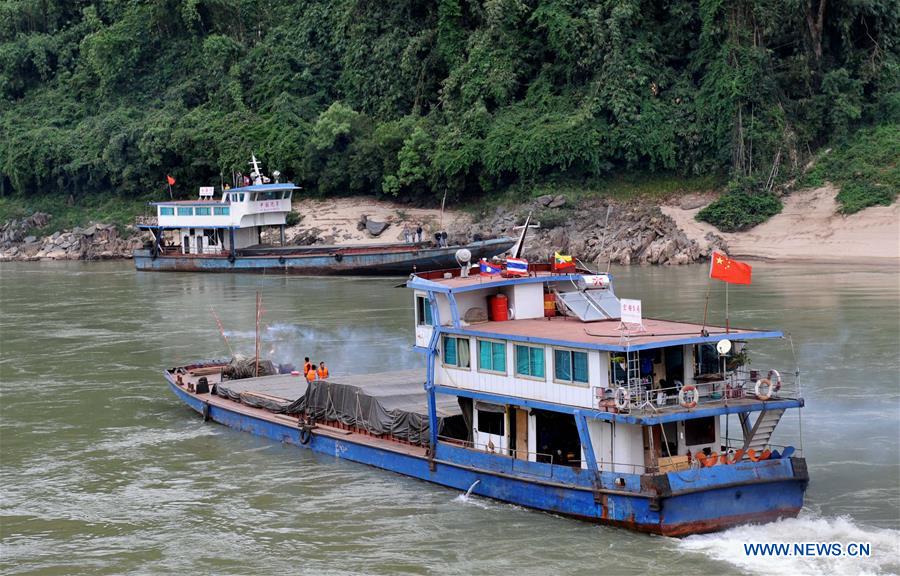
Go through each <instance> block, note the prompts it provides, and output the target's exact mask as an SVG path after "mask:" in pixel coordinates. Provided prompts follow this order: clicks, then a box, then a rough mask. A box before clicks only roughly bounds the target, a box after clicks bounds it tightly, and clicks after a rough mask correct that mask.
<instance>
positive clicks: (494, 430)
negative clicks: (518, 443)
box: [478, 409, 506, 436]
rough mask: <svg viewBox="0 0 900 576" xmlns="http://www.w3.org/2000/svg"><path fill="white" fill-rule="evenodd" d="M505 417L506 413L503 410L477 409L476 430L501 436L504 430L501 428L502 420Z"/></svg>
mask: <svg viewBox="0 0 900 576" xmlns="http://www.w3.org/2000/svg"><path fill="white" fill-rule="evenodd" d="M505 419H506V414H504V413H503V412H493V411H487V410H482V409H479V410H478V431H479V432H484V433H485V434H495V435H497V436H503V435H504V434H505V431H504V429H503V424H504V420H505Z"/></svg>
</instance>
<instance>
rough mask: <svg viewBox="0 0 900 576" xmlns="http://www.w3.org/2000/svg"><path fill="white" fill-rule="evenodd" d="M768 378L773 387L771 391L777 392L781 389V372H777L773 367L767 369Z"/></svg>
mask: <svg viewBox="0 0 900 576" xmlns="http://www.w3.org/2000/svg"><path fill="white" fill-rule="evenodd" d="M768 379H769V381H770V382H772V383H773V384H772V385H773V386H774V388H772V391H773V392H778V391H779V390H781V373H779V372H778V370H776V369H774V368H772V369H771V370H769V378H768Z"/></svg>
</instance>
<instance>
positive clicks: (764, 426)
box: [740, 408, 784, 452]
mask: <svg viewBox="0 0 900 576" xmlns="http://www.w3.org/2000/svg"><path fill="white" fill-rule="evenodd" d="M782 414H784V409H783V408H782V409H779V410H763V411H762V412H760V413H759V416H757V417H756V422H755V423H754V424H753V427H752V428H751V427H750V415H749V414H741V415H740V419H741V428H742V429H743V432H744V446H743V450H744V452H746V451H747V450H748V449H750V448H752V449H753V450H756V451H757V452H758V451H760V450H762V449H763V448H765V447H766V446H768V445H769V440H771V439H772V433H773V432H774V431H775V427H776V426H778V423H779V422H780V421H781V416H782Z"/></svg>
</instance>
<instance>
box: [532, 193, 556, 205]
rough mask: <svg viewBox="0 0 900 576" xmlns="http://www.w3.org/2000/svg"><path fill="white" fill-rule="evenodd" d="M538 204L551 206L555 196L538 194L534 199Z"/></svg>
mask: <svg viewBox="0 0 900 576" xmlns="http://www.w3.org/2000/svg"><path fill="white" fill-rule="evenodd" d="M534 201H535V202H536V203H537V204H540V205H541V206H549V205H550V203H551V202H553V196H551V195H550V194H544V195H543V196H538V197H537V198H535V199H534Z"/></svg>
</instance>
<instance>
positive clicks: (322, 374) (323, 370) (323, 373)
mask: <svg viewBox="0 0 900 576" xmlns="http://www.w3.org/2000/svg"><path fill="white" fill-rule="evenodd" d="M316 375H317V376H318V377H319V380H327V379H328V367H327V366H325V363H324V362H319V369H318V370H316Z"/></svg>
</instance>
